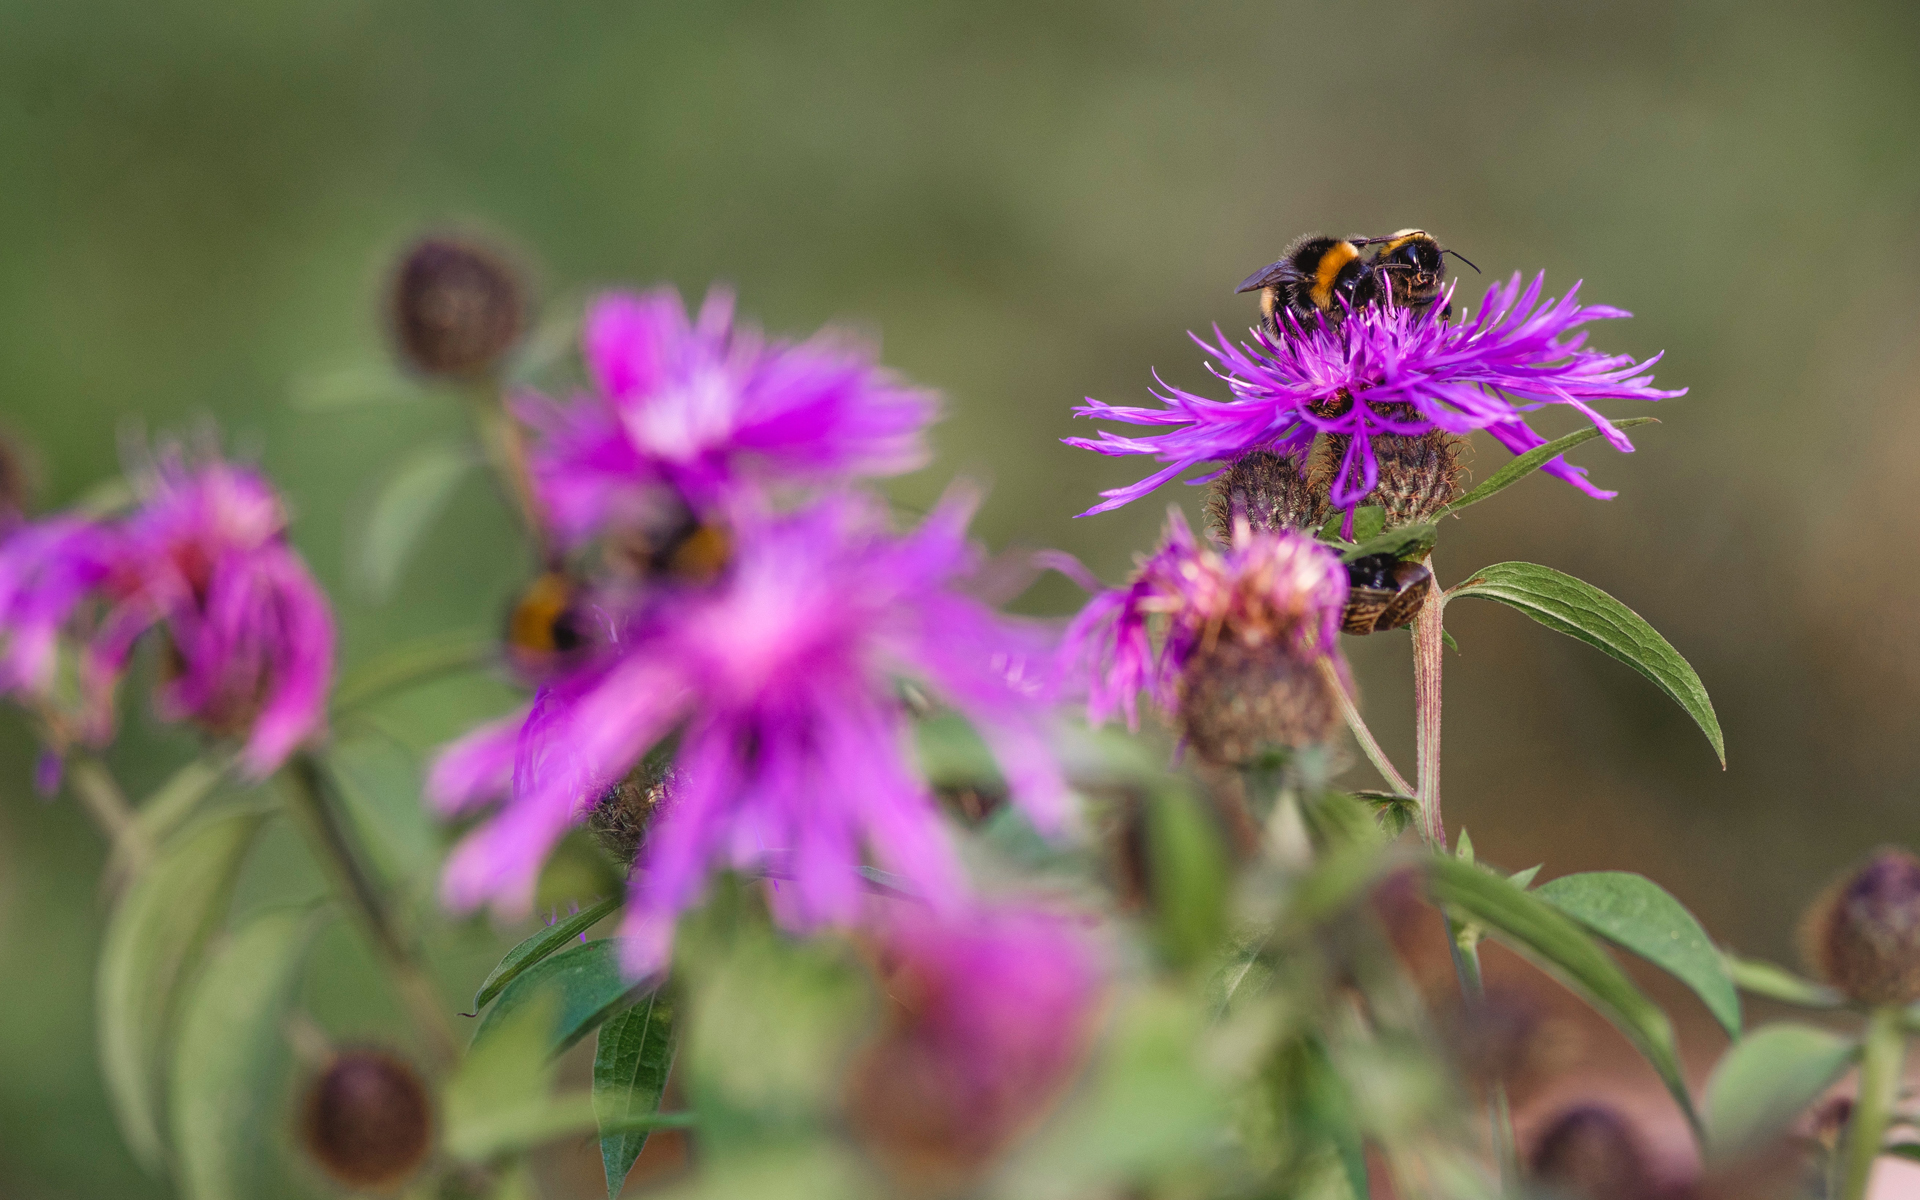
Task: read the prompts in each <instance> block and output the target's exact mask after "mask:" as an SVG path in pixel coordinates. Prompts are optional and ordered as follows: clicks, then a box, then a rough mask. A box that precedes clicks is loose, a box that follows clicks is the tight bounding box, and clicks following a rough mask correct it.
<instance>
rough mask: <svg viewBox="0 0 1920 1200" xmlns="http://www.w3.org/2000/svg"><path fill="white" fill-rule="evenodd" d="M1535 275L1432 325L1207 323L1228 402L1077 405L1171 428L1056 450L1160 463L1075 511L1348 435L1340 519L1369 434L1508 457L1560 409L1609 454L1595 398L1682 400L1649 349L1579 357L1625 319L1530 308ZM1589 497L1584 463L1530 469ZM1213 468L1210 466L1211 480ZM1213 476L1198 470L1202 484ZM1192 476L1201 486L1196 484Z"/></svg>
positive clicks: (1361, 473)
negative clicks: (1490, 441) (1585, 328)
mask: <svg viewBox="0 0 1920 1200" xmlns="http://www.w3.org/2000/svg"><path fill="white" fill-rule="evenodd" d="M1544 280H1545V276H1544V275H1542V276H1537V277H1536V278H1535V279H1534V281H1533V283H1532V285H1531V286H1529V287H1527V288H1526V289H1525V290H1524V291H1523V290H1522V288H1521V278H1520V276H1519V275H1518V274H1516V275H1515V276H1514V277H1513V279H1512V280H1511V281H1510V282H1508V283H1507V284H1505V285H1504V286H1502V285H1498V284H1496V285H1494V286H1493V287H1491V288H1489V289H1488V291H1487V297H1486V301H1485V302H1484V303H1483V304H1482V306H1481V308H1480V311H1479V312H1477V313H1474V314H1472V315H1471V316H1470V317H1468V318H1467V319H1465V320H1462V321H1460V322H1459V323H1457V324H1448V323H1446V322H1445V321H1444V320H1443V319H1442V317H1441V314H1442V313H1443V312H1444V311H1445V309H1446V307H1447V306H1446V305H1445V304H1435V305H1433V306H1431V307H1430V308H1428V309H1427V310H1426V312H1425V313H1424V314H1417V313H1415V312H1413V311H1411V310H1409V309H1406V308H1395V307H1389V306H1375V307H1367V308H1362V309H1360V310H1358V311H1356V312H1354V313H1352V314H1351V315H1349V317H1348V318H1347V319H1346V320H1345V321H1344V322H1343V323H1342V324H1341V325H1340V326H1339V327H1338V328H1337V329H1336V328H1329V327H1328V326H1327V325H1326V324H1324V323H1321V324H1320V325H1318V326H1317V327H1315V328H1313V329H1302V328H1300V327H1299V326H1298V325H1297V324H1295V325H1291V326H1290V327H1289V329H1288V330H1287V331H1286V332H1285V333H1284V334H1282V335H1280V336H1277V337H1276V336H1274V335H1273V334H1270V333H1268V332H1267V331H1266V330H1264V329H1255V330H1253V331H1252V332H1253V337H1254V344H1253V345H1251V346H1248V345H1244V344H1240V345H1236V344H1234V343H1232V342H1229V341H1228V340H1227V338H1226V335H1224V334H1222V333H1221V332H1220V331H1219V329H1218V328H1217V327H1216V328H1215V330H1214V336H1215V339H1216V343H1208V342H1205V341H1202V340H1201V339H1200V338H1198V337H1195V338H1194V341H1195V342H1196V343H1198V344H1199V345H1200V347H1201V349H1203V350H1205V351H1206V352H1207V354H1208V355H1209V356H1211V357H1212V358H1213V359H1215V360H1216V362H1217V363H1218V365H1217V366H1215V365H1213V364H1209V368H1210V369H1211V370H1213V371H1214V373H1215V374H1217V375H1220V376H1221V377H1222V378H1224V379H1225V381H1226V384H1227V388H1228V390H1229V391H1231V392H1232V393H1233V399H1232V400H1228V401H1218V400H1209V399H1207V398H1206V397H1204V396H1198V395H1195V394H1194V393H1192V392H1187V391H1183V390H1181V389H1179V388H1175V387H1169V386H1167V385H1166V384H1165V383H1164V382H1162V384H1161V386H1162V387H1163V388H1165V391H1164V393H1159V392H1157V393H1155V397H1156V398H1157V399H1158V400H1160V401H1161V403H1162V405H1163V407H1161V408H1133V407H1125V406H1120V405H1112V404H1103V403H1101V402H1100V401H1097V400H1093V399H1089V400H1088V401H1087V403H1086V405H1085V406H1084V407H1081V408H1077V409H1075V410H1074V412H1075V414H1076V415H1078V416H1083V417H1094V418H1101V419H1106V420H1114V421H1122V422H1126V423H1127V424H1131V425H1157V426H1172V427H1173V428H1172V429H1171V430H1170V431H1169V432H1167V433H1163V434H1157V435H1154V436H1149V437H1137V438H1135V437H1122V436H1120V435H1118V434H1115V433H1112V432H1109V431H1106V430H1102V431H1101V432H1100V435H1099V436H1098V437H1096V438H1069V439H1067V444H1068V445H1071V446H1079V447H1082V448H1083V449H1087V450H1093V451H1096V452H1098V453H1101V454H1109V455H1127V454H1144V455H1150V456H1152V457H1153V458H1154V459H1156V460H1158V461H1160V462H1163V463H1166V464H1168V465H1167V466H1166V467H1165V468H1163V469H1161V470H1159V471H1156V472H1154V473H1153V474H1152V475H1150V476H1148V477H1147V478H1145V479H1143V480H1141V481H1139V482H1138V483H1134V484H1130V485H1128V486H1126V487H1121V488H1114V489H1112V490H1110V491H1106V492H1103V493H1101V494H1102V495H1103V496H1105V497H1106V499H1105V500H1104V501H1102V502H1101V503H1099V504H1096V505H1094V506H1093V507H1092V508H1090V509H1088V510H1087V512H1086V513H1083V514H1081V515H1083V516H1085V515H1089V514H1092V513H1097V512H1105V511H1106V510H1108V509H1112V508H1118V507H1120V506H1121V505H1123V504H1126V503H1129V502H1131V501H1134V500H1138V499H1139V498H1140V497H1142V496H1144V495H1146V494H1147V493H1148V492H1151V491H1153V490H1154V489H1155V488H1157V487H1159V486H1160V485H1161V484H1163V483H1165V482H1167V481H1168V480H1170V479H1173V478H1174V477H1175V476H1177V475H1179V474H1180V473H1181V472H1183V471H1185V470H1187V469H1188V468H1189V467H1192V466H1194V465H1196V464H1198V463H1202V462H1209V461H1224V460H1228V459H1231V458H1233V457H1235V456H1237V455H1240V454H1242V453H1245V452H1246V451H1248V450H1252V449H1255V448H1262V447H1267V448H1272V449H1273V450H1275V451H1277V452H1279V453H1282V454H1289V453H1298V454H1303V455H1304V454H1305V452H1306V451H1307V449H1308V448H1309V447H1310V446H1311V445H1312V444H1313V440H1314V438H1315V437H1316V436H1317V435H1319V434H1323V433H1324V434H1330V435H1336V436H1341V437H1346V438H1349V439H1351V440H1350V441H1349V442H1348V444H1347V446H1346V449H1345V453H1344V455H1343V456H1342V458H1341V462H1340V466H1339V468H1338V470H1337V471H1336V473H1335V475H1334V478H1333V481H1332V487H1331V492H1330V498H1331V500H1332V502H1333V504H1334V506H1335V507H1337V508H1346V509H1348V510H1349V511H1351V510H1352V509H1353V507H1354V506H1356V505H1357V504H1359V503H1360V501H1361V500H1362V499H1364V498H1365V497H1366V495H1367V493H1369V492H1371V491H1372V490H1373V488H1374V484H1375V483H1377V482H1378V479H1379V469H1378V466H1377V464H1376V463H1375V461H1374V455H1373V446H1372V439H1373V438H1375V437H1377V436H1379V435H1382V434H1393V435H1400V436H1415V435H1419V434H1424V433H1427V432H1428V431H1430V430H1434V429H1443V430H1446V431H1447V432H1449V433H1456V434H1465V433H1470V432H1472V431H1473V430H1476V429H1484V430H1486V431H1487V432H1488V433H1490V434H1492V435H1493V437H1494V439H1495V440H1497V441H1498V442H1499V443H1500V444H1501V445H1503V446H1505V447H1507V449H1509V450H1511V451H1513V452H1514V453H1515V454H1522V453H1525V452H1526V451H1528V450H1530V449H1532V448H1533V447H1535V446H1539V445H1542V444H1543V443H1544V442H1545V441H1546V439H1545V438H1543V437H1541V436H1540V435H1539V434H1537V433H1535V432H1534V431H1533V430H1532V429H1530V428H1528V427H1527V424H1526V421H1525V419H1524V418H1523V416H1522V414H1524V413H1528V412H1531V411H1533V410H1534V409H1537V408H1540V407H1542V406H1543V405H1547V404H1565V405H1568V406H1569V407H1571V408H1573V409H1575V410H1577V411H1578V412H1579V413H1581V415H1583V416H1585V417H1587V418H1588V419H1589V420H1591V421H1592V422H1593V423H1594V425H1595V427H1597V428H1598V429H1599V430H1600V431H1601V433H1602V434H1603V435H1604V436H1605V437H1606V439H1607V440H1608V441H1609V442H1611V443H1612V444H1613V446H1614V448H1615V449H1618V450H1622V451H1630V450H1632V449H1633V445H1632V443H1630V442H1629V441H1628V440H1627V438H1626V435H1625V434H1623V433H1621V432H1620V431H1619V430H1617V429H1615V428H1614V427H1613V426H1612V425H1610V424H1608V423H1607V421H1606V420H1605V419H1604V418H1603V417H1601V415H1600V414H1599V413H1598V412H1596V411H1594V409H1593V407H1592V405H1593V403H1594V402H1596V401H1600V400H1616V399H1617V400H1665V399H1670V398H1672V397H1675V396H1680V395H1684V394H1685V390H1684V389H1682V390H1681V391H1677V392H1663V391H1658V390H1656V389H1654V388H1653V387H1651V386H1650V384H1651V382H1652V376H1651V375H1649V374H1648V373H1647V368H1649V367H1651V366H1652V365H1653V364H1654V363H1655V362H1657V361H1658V360H1659V357H1660V356H1659V355H1655V356H1654V357H1653V358H1650V359H1648V360H1647V361H1646V362H1644V363H1636V362H1634V361H1633V359H1632V358H1630V357H1627V356H1625V355H1608V354H1602V353H1599V352H1598V351H1594V350H1586V349H1583V348H1582V347H1583V345H1584V343H1585V341H1586V334H1585V333H1584V332H1579V333H1575V332H1574V331H1575V330H1577V329H1579V327H1580V326H1582V325H1585V324H1586V323H1588V322H1589V321H1597V320H1602V319H1606V318H1613V317H1625V316H1628V315H1629V314H1628V313H1626V312H1623V311H1622V310H1620V309H1617V308H1604V307H1599V306H1594V305H1587V306H1582V305H1580V304H1577V303H1575V299H1574V298H1575V297H1576V296H1577V295H1578V294H1579V291H1580V288H1579V285H1578V284H1575V285H1574V287H1573V288H1572V289H1571V290H1570V291H1568V293H1567V295H1566V297H1565V298H1564V299H1561V300H1551V299H1549V300H1546V301H1542V300H1540V289H1541V285H1542V283H1543V282H1544ZM1542 469H1543V470H1545V471H1547V472H1548V473H1549V474H1552V475H1556V476H1558V477H1559V478H1561V479H1563V480H1565V481H1566V482H1568V483H1571V484H1572V485H1574V486H1575V487H1577V488H1579V489H1580V490H1581V491H1583V492H1586V493H1587V494H1588V495H1590V496H1595V497H1598V498H1600V499H1603V500H1604V499H1608V498H1610V497H1612V496H1613V495H1614V493H1613V492H1607V491H1602V490H1600V489H1599V488H1596V487H1594V486H1593V485H1592V484H1591V483H1588V482H1587V479H1586V472H1585V470H1584V469H1582V468H1579V467H1574V466H1571V465H1569V464H1568V463H1567V462H1566V461H1565V459H1562V458H1555V459H1553V460H1552V461H1550V462H1548V463H1547V464H1546V465H1545V467H1543V468H1542ZM1216 474H1217V472H1216ZM1212 477H1213V476H1211V475H1209V476H1207V478H1208V479H1211V478H1212ZM1195 482H1205V480H1196V481H1195Z"/></svg>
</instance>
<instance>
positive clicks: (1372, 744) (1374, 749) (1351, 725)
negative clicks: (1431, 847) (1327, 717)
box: [1320, 658, 1413, 796]
mask: <svg viewBox="0 0 1920 1200" xmlns="http://www.w3.org/2000/svg"><path fill="white" fill-rule="evenodd" d="M1320 674H1321V676H1322V677H1323V678H1325V679H1326V681H1327V683H1328V685H1329V686H1330V687H1332V688H1333V694H1334V696H1335V697H1337V698H1338V699H1339V701H1340V715H1341V716H1343V717H1345V718H1346V720H1347V728H1348V729H1350V730H1352V731H1353V740H1354V741H1356V742H1358V743H1360V752H1361V753H1362V754H1364V755H1366V756H1367V761H1368V762H1370V763H1372V764H1373V769H1374V770H1376V771H1378V772H1380V778H1382V779H1384V780H1386V782H1387V786H1389V787H1391V788H1393V790H1394V791H1396V792H1399V793H1400V794H1401V795H1402V796H1411V795H1413V785H1412V784H1410V783H1408V782H1407V780H1406V777H1405V776H1403V775H1401V774H1400V772H1399V771H1397V770H1395V769H1394V766H1393V760H1392V759H1390V758H1388V757H1387V752H1386V751H1385V750H1382V749H1381V748H1380V743H1379V742H1378V741H1376V740H1375V739H1374V736H1373V730H1371V729H1368V728H1367V723H1366V721H1364V720H1362V719H1361V716H1360V708H1359V706H1358V705H1356V704H1354V702H1353V696H1352V695H1351V694H1350V693H1349V692H1348V691H1347V685H1346V683H1345V682H1344V681H1342V680H1341V678H1340V672H1339V671H1337V670H1335V669H1334V666H1333V660H1332V659H1330V658H1323V659H1321V660H1320Z"/></svg>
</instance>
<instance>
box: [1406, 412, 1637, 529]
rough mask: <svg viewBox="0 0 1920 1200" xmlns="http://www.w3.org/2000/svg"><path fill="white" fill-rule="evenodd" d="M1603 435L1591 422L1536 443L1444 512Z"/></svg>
mask: <svg viewBox="0 0 1920 1200" xmlns="http://www.w3.org/2000/svg"><path fill="white" fill-rule="evenodd" d="M1659 423H1660V418H1658V417H1627V418H1625V419H1623V420H1619V421H1615V422H1613V427H1614V428H1615V429H1632V428H1633V427H1634V426H1635V425H1657V424H1659ZM1599 436H1600V430H1599V429H1597V428H1595V427H1594V426H1591V425H1589V426H1587V428H1585V429H1582V430H1579V431H1577V432H1574V433H1570V434H1568V435H1567V436H1565V437H1563V438H1555V439H1554V440H1553V441H1551V442H1548V443H1547V444H1546V445H1544V446H1535V447H1534V448H1533V449H1531V450H1529V451H1527V452H1526V453H1525V454H1522V455H1521V456H1520V457H1518V458H1516V459H1514V460H1513V461H1512V462H1510V463H1508V464H1507V465H1506V466H1504V467H1501V468H1500V469H1499V470H1498V471H1495V472H1494V473H1493V474H1492V475H1489V476H1487V479H1486V482H1484V483H1482V484H1481V485H1480V486H1479V487H1476V488H1474V489H1473V490H1472V491H1470V492H1468V493H1467V494H1466V495H1464V496H1462V497H1460V498H1459V499H1458V500H1455V501H1454V502H1453V503H1452V504H1449V505H1447V506H1446V507H1445V508H1443V509H1441V510H1440V515H1441V516H1443V517H1444V516H1447V515H1448V514H1450V513H1457V512H1459V511H1460V510H1461V509H1463V508H1465V507H1466V506H1467V505H1469V504H1478V503H1480V502H1481V501H1482V500H1485V499H1486V498H1487V497H1489V496H1492V495H1494V494H1495V493H1497V492H1504V491H1506V490H1507V489H1508V488H1510V487H1512V486H1513V485H1514V484H1516V483H1518V482H1520V481H1521V480H1522V479H1524V478H1525V477H1527V476H1528V475H1531V474H1533V473H1534V472H1535V471H1537V470H1539V469H1540V468H1541V467H1544V466H1546V465H1547V462H1548V460H1549V459H1554V458H1558V457H1560V456H1561V455H1562V454H1565V453H1566V452H1567V451H1569V450H1571V449H1573V448H1574V447H1575V446H1578V445H1580V444H1581V443H1582V442H1587V441H1591V440H1593V439H1594V438H1597V437H1599Z"/></svg>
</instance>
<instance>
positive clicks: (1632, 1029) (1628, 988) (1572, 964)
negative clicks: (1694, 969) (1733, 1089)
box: [1427, 857, 1700, 1135]
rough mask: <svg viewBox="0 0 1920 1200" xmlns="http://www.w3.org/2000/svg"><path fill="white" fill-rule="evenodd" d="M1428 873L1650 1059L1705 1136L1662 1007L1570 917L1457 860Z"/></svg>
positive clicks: (1440, 892)
mask: <svg viewBox="0 0 1920 1200" xmlns="http://www.w3.org/2000/svg"><path fill="white" fill-rule="evenodd" d="M1427 869H1428V871H1429V873H1430V875H1431V878H1432V881H1433V891H1434V896H1435V898H1436V899H1438V900H1439V901H1440V902H1441V903H1443V904H1448V905H1451V906H1453V907H1455V908H1457V909H1460V910H1461V911H1463V912H1465V913H1466V914H1467V915H1468V916H1469V917H1471V918H1472V919H1473V921H1474V922H1475V923H1476V924H1479V925H1482V926H1484V927H1485V928H1486V929H1487V930H1488V931H1490V932H1492V933H1493V934H1495V935H1496V936H1498V937H1499V938H1500V940H1501V941H1503V942H1505V943H1506V944H1507V945H1509V946H1511V947H1513V948H1514V949H1515V950H1518V951H1520V953H1521V954H1523V955H1525V956H1526V957H1527V958H1529V959H1532V960H1533V962H1534V963H1535V964H1536V965H1538V966H1539V967H1540V968H1541V969H1542V970H1544V971H1546V972H1547V973H1548V974H1550V975H1553V976H1554V977H1556V978H1557V979H1559V980H1560V981H1561V982H1562V983H1565V984H1566V985H1567V986H1568V987H1570V988H1572V989H1573V990H1574V991H1575V992H1577V993H1578V994H1579V995H1580V996H1581V997H1582V998H1584V999H1585V1000H1586V1001H1587V1003H1588V1004H1591V1005H1592V1006H1593V1007H1594V1008H1595V1009H1596V1010H1597V1011H1598V1012H1599V1013H1600V1014H1601V1015H1602V1016H1604V1017H1606V1018H1607V1020H1609V1021H1611V1022H1613V1025H1614V1027H1615V1028H1617V1029H1619V1030H1620V1032H1621V1033H1624V1034H1626V1035H1627V1040H1629V1041H1631V1042H1632V1043H1633V1044H1634V1046H1635V1047H1637V1048H1638V1049H1639V1051H1640V1053H1641V1054H1642V1055H1644V1056H1645V1057H1646V1059H1647V1061H1648V1062H1649V1063H1651V1064H1652V1065H1653V1068H1654V1070H1655V1071H1657V1072H1659V1074H1660V1078H1661V1080H1662V1081H1664V1082H1665V1083H1666V1085H1667V1090H1668V1091H1669V1092H1671V1093H1672V1095H1673V1098H1674V1101H1675V1102H1676V1103H1677V1104H1679V1105H1680V1109H1681V1111H1682V1112H1683V1113H1685V1115H1686V1118H1687V1122H1688V1124H1689V1125H1691V1126H1692V1127H1693V1129H1694V1131H1695V1133H1696V1135H1698V1133H1699V1131H1700V1120H1699V1117H1698V1115H1697V1114H1696V1113H1695V1112H1694V1109H1693V1098H1692V1097H1691V1096H1690V1095H1689V1094H1688V1092H1687V1081H1686V1076H1685V1074H1684V1073H1683V1072H1682V1071H1681V1069H1680V1057H1679V1050H1678V1047H1677V1046H1676V1045H1675V1044H1674V1037H1673V1025H1672V1023H1671V1022H1670V1021H1668V1020H1667V1015H1666V1014H1665V1013H1663V1012H1661V1011H1660V1008H1659V1006H1658V1005H1656V1004H1654V1002H1653V1001H1651V1000H1649V999H1647V998H1646V996H1645V995H1643V994H1641V992H1640V989H1638V988H1636V987H1634V986H1633V983H1632V982H1631V981H1630V980H1629V979H1628V978H1627V976H1626V974H1625V973H1624V972H1623V971H1621V969H1620V965H1619V964H1618V963H1616V962H1614V961H1613V959H1611V958H1609V957H1608V956H1607V953H1606V951H1604V950H1602V949H1601V948H1600V947H1599V946H1597V945H1595V944H1594V941H1593V939H1592V937H1590V936H1589V935H1588V934H1587V932H1586V931H1585V930H1583V929H1581V928H1580V927H1579V926H1578V925H1576V924H1574V922H1573V921H1572V919H1571V918H1569V917H1567V916H1566V915H1564V914H1563V913H1561V912H1560V911H1559V910H1558V909H1556V908H1554V907H1553V906H1552V905H1549V904H1548V903H1547V902H1546V901H1544V900H1542V899H1540V898H1539V895H1538V893H1537V892H1526V891H1522V890H1521V889H1519V888H1517V887H1515V886H1514V885H1513V884H1511V883H1509V882H1507V881H1506V880H1505V879H1502V878H1500V877H1499V876H1497V875H1491V874H1488V873H1487V872H1485V871H1482V870H1480V869H1479V868H1477V867H1475V866H1473V865H1471V864H1469V863H1464V862H1459V861H1457V860H1454V859H1450V858H1441V857H1435V858H1433V859H1431V860H1429V862H1428V866H1427Z"/></svg>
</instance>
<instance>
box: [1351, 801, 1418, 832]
mask: <svg viewBox="0 0 1920 1200" xmlns="http://www.w3.org/2000/svg"><path fill="white" fill-rule="evenodd" d="M1353 795H1354V798H1355V799H1358V800H1364V801H1366V802H1367V803H1368V804H1371V805H1372V806H1373V816H1374V819H1375V820H1377V821H1378V822H1380V828H1382V829H1384V830H1386V832H1387V836H1389V837H1399V836H1400V835H1401V834H1403V833H1405V832H1406V831H1407V830H1408V829H1410V828H1412V827H1413V823H1414V821H1415V820H1416V819H1417V818H1418V817H1419V816H1420V802H1419V801H1418V800H1415V799H1414V798H1413V797H1412V796H1402V795H1401V794H1400V793H1398V792H1376V791H1367V790H1362V791H1357V792H1355V793H1353Z"/></svg>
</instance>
